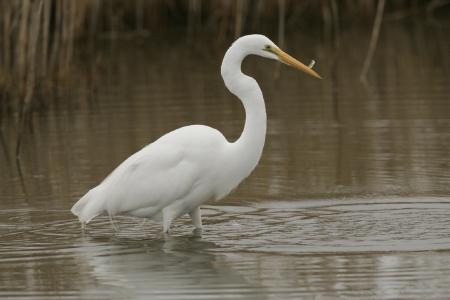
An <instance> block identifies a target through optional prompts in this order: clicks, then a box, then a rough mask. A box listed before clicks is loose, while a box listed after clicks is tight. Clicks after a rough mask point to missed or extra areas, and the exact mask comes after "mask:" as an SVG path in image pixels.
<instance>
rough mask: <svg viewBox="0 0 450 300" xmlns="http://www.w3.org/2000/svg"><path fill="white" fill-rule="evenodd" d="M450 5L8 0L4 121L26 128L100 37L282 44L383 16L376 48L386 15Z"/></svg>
mask: <svg viewBox="0 0 450 300" xmlns="http://www.w3.org/2000/svg"><path fill="white" fill-rule="evenodd" d="M448 2H449V1H445V0H432V1H421V0H397V1H387V2H386V1H385V0H379V1H375V0H373V1H372V0H339V1H337V0H322V1H318V0H302V1H295V0H259V1H256V0H215V1H205V0H203V1H202V0H166V1H164V0H153V1H144V0H130V1H120V0H77V1H60V0H20V1H19V0H4V1H1V2H0V51H1V52H0V125H1V123H2V121H3V120H4V119H5V118H7V117H8V116H11V115H14V116H17V118H16V119H17V120H19V121H20V122H19V123H20V126H21V127H23V126H24V124H25V123H26V120H27V119H28V116H29V115H30V113H31V112H32V111H36V110H40V109H42V108H44V107H46V106H47V104H48V103H49V102H51V100H52V99H54V98H55V97H56V96H57V95H58V93H59V90H60V89H64V87H65V82H67V81H69V80H70V78H69V71H70V67H71V63H72V57H73V55H74V52H75V51H76V50H77V49H79V48H80V47H84V46H85V45H86V44H87V43H89V42H90V41H93V40H96V39H98V38H105V37H106V38H117V37H120V36H124V35H128V36H130V35H131V36H132V37H133V36H134V35H137V36H144V37H145V36H152V37H155V36H156V37H157V36H158V34H160V33H161V32H166V31H171V30H176V31H178V32H181V33H184V34H185V35H186V37H188V38H194V39H195V38H196V36H198V35H211V36H214V39H213V40H214V41H217V42H221V41H225V40H227V39H231V38H234V37H237V36H239V35H241V34H243V33H247V32H262V31H267V30H273V29H275V30H277V32H278V38H279V40H278V42H280V43H283V37H284V33H285V32H289V31H290V30H295V29H296V28H298V26H309V25H311V26H315V28H321V30H322V33H323V36H325V37H327V36H328V37H329V36H333V35H334V34H335V33H336V32H338V31H339V30H341V29H342V28H344V27H346V26H366V27H369V26H373V24H374V19H375V16H376V15H378V19H377V21H376V22H375V27H374V28H373V31H372V40H371V48H372V50H373V49H374V47H375V46H376V38H377V36H378V33H379V26H380V25H381V22H382V16H383V15H386V17H388V18H391V19H399V18H404V17H407V16H410V15H417V14H425V15H427V16H428V17H430V18H433V16H434V15H435V12H436V11H438V10H440V9H443V7H446V6H448V5H447V4H448ZM377 22H378V24H377ZM377 26H378V28H377ZM368 33H369V34H370V31H368ZM159 36H161V35H159ZM372 43H373V44H374V45H372ZM369 55H370V49H369ZM369 55H368V59H369V61H367V60H366V64H367V65H366V64H365V66H364V68H366V69H368V68H369V67H370V57H369ZM372 55H373V53H372ZM21 131H22V130H19V132H21ZM19 144H20V139H19Z"/></svg>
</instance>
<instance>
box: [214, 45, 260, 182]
mask: <svg viewBox="0 0 450 300" xmlns="http://www.w3.org/2000/svg"><path fill="white" fill-rule="evenodd" d="M248 54H249V53H246V51H245V49H244V48H243V47H242V46H240V45H239V44H238V43H234V44H233V45H232V46H231V47H230V48H229V49H228V51H227V52H226V54H225V57H224V59H223V62H222V67H221V74H222V77H223V80H224V82H225V85H226V87H227V88H228V89H229V90H230V92H232V93H233V94H234V95H236V96H237V97H238V98H239V99H240V100H241V102H242V104H243V105H244V108H245V126H244V131H243V132H242V134H241V136H240V137H239V139H238V140H236V141H235V142H234V143H232V146H233V147H234V149H235V151H237V153H236V152H234V153H235V154H236V155H235V156H234V157H235V158H233V159H234V160H237V161H236V163H237V167H238V168H239V169H240V170H241V171H242V175H243V176H244V178H245V177H247V176H248V175H249V174H250V172H251V171H252V170H253V169H254V168H255V167H256V165H257V163H258V161H259V159H260V158H261V155H262V150H263V147H264V142H265V138H266V127H267V116H266V107H265V104H264V98H263V95H262V92H261V89H260V88H259V85H258V83H257V82H256V80H255V79H253V78H252V77H250V76H247V75H245V74H244V73H242V71H241V63H242V61H243V60H244V58H245V57H246V56H247V55H248Z"/></svg>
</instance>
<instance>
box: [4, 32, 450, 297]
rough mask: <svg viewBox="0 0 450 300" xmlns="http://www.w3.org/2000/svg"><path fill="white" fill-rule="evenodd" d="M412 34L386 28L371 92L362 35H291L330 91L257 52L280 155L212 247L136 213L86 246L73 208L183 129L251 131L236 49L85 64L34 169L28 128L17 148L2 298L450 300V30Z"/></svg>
mask: <svg viewBox="0 0 450 300" xmlns="http://www.w3.org/2000/svg"><path fill="white" fill-rule="evenodd" d="M410 29H411V28H410V26H405V27H403V26H392V28H391V29H390V30H389V32H385V34H384V35H383V39H382V40H381V41H380V47H379V49H378V51H377V55H376V57H375V60H374V65H373V69H372V71H371V76H370V85H367V86H364V85H362V84H360V83H359V81H358V79H357V78H358V75H359V71H360V68H361V65H362V60H363V57H364V55H365V49H366V45H367V39H366V38H365V36H362V35H361V34H360V33H357V32H348V33H346V32H343V33H342V36H341V40H340V48H339V50H336V49H333V48H332V47H330V46H329V45H328V46H327V44H326V43H324V44H321V43H320V42H318V41H317V39H316V38H315V37H314V36H311V37H307V36H303V37H289V38H287V39H286V40H287V41H289V44H288V45H287V49H288V50H289V52H291V53H293V54H295V56H300V57H301V58H303V59H304V60H307V59H309V58H311V57H315V58H317V59H316V60H317V62H318V70H319V73H321V74H322V75H324V77H325V78H326V80H323V81H316V80H311V79H309V78H306V77H305V76H303V75H302V74H299V73H296V72H294V71H292V70H288V69H287V68H281V74H280V75H281V76H280V77H279V79H278V80H276V79H274V75H273V74H274V72H276V68H277V67H276V66H275V65H274V63H273V62H269V61H264V60H261V59H256V58H250V59H249V60H248V62H246V64H245V69H246V70H247V72H248V73H251V74H253V75H254V76H255V77H256V78H257V79H258V81H259V82H260V85H261V87H262V89H263V91H264V94H265V98H266V101H267V106H268V116H269V127H268V138H267V144H266V148H265V151H264V155H263V158H262V160H261V163H260V165H259V167H258V168H257V170H256V171H255V172H254V173H253V175H252V176H251V177H250V178H249V179H248V180H247V181H246V182H245V183H244V184H243V185H242V186H241V187H240V188H239V189H238V191H236V192H235V193H234V194H233V195H231V196H230V197H228V198H227V199H226V200H225V201H223V202H221V203H218V205H214V204H212V205H214V206H205V207H204V208H203V212H204V214H205V220H204V222H205V230H204V233H203V235H202V236H201V237H199V236H196V235H194V234H193V233H192V226H191V225H190V222H189V220H188V219H187V218H186V219H181V220H179V221H177V222H176V223H175V227H174V233H173V234H172V235H171V236H170V237H165V236H163V235H162V234H161V228H160V226H159V225H157V224H154V223H152V222H150V221H147V222H143V221H142V220H137V219H133V218H127V217H121V218H120V228H121V230H120V232H119V233H117V234H116V233H114V232H113V230H112V229H111V227H110V225H109V222H108V220H107V219H106V218H99V219H96V221H95V222H93V224H92V225H91V226H90V227H89V229H88V231H87V233H86V234H84V235H83V234H81V233H80V228H79V224H78V222H77V220H76V219H75V218H74V217H73V216H72V215H71V214H70V212H69V208H70V207H71V205H72V204H73V203H74V202H75V201H76V200H77V199H78V198H79V197H80V196H81V195H82V194H83V193H84V192H86V191H87V190H88V189H89V188H90V187H92V186H93V185H95V184H97V183H98V182H99V181H100V180H102V179H103V178H104V176H106V175H107V174H108V173H109V172H110V171H111V170H112V169H113V168H114V167H115V166H116V165H117V164H118V163H119V162H121V161H122V160H123V159H125V158H126V157H128V156H129V155H130V154H131V153H133V152H135V151H137V150H138V149H140V148H141V147H142V146H144V145H145V144H147V143H148V142H150V141H152V140H154V139H156V138H157V137H158V136H160V135H161V134H163V133H165V132H167V131H170V130H173V129H175V128H177V127H180V126H183V125H187V124H193V123H199V124H207V125H210V126H213V127H216V128H218V129H220V130H221V131H222V132H224V134H225V135H226V136H227V137H229V139H234V138H236V137H238V136H239V134H240V131H241V130H242V126H243V110H242V107H241V105H240V103H239V102H238V101H236V100H234V99H233V98H232V97H231V96H230V95H229V94H228V92H227V91H226V90H225V88H224V87H223V84H222V81H221V79H220V77H219V71H218V70H219V66H220V62H221V56H222V54H223V51H224V49H222V48H221V47H219V49H220V50H211V49H205V48H202V47H200V46H202V45H204V44H205V43H202V44H201V45H197V46H193V47H191V46H188V45H187V44H186V43H185V42H183V41H182V42H179V41H175V40H176V39H174V40H173V41H167V42H164V43H163V42H158V43H146V42H141V43H134V42H130V41H120V40H119V41H116V42H115V44H113V46H108V47H105V49H102V50H99V54H98V58H97V59H92V60H91V59H89V60H80V63H79V64H78V65H77V67H76V68H74V78H76V79H77V80H76V81H77V83H76V84H75V88H73V91H72V92H71V94H70V95H69V96H65V97H68V99H69V100H70V99H72V100H71V101H72V102H70V103H72V104H71V105H70V108H67V107H66V106H65V105H61V106H60V107H59V105H58V104H55V108H54V109H53V110H51V111H50V112H47V113H41V114H36V115H35V116H34V117H33V125H34V126H33V128H34V130H33V134H28V135H27V136H26V138H25V140H24V147H23V153H22V156H21V160H20V162H16V161H15V160H14V159H12V153H13V146H14V145H13V144H14V143H13V141H14V136H15V130H16V127H15V126H14V124H12V123H10V124H9V125H7V126H6V127H5V128H4V130H3V132H2V135H1V136H0V138H1V143H0V145H1V151H0V157H1V159H0V170H1V172H0V187H1V189H0V208H1V211H0V237H1V238H0V297H5V298H33V299H39V298H42V299H53V298H55V299H72V298H73V299H78V298H84V299H126V298H132V297H134V298H142V299H338V298H339V299H341V298H342V299H379V298H383V299H413V298H415V299H423V298H427V299H443V298H446V297H448V295H449V294H450V286H449V285H448V283H449V282H450V185H449V182H450V172H449V170H450V155H449V152H450V129H449V128H450V99H449V94H450V85H449V83H450V80H449V78H450V74H449V72H450V71H449V70H450V69H449V63H450V62H449V60H448V53H450V51H449V50H450V44H449V42H448V41H446V40H445V39H444V37H445V36H447V35H445V34H444V33H443V32H442V30H441V29H436V28H434V27H426V26H424V27H420V28H415V29H414V30H413V31H410ZM411 32H414V34H412V33H411ZM297 41H298V43H297ZM85 61H88V64H86V62H85ZM61 101H66V99H62V100H61ZM20 174H22V175H20Z"/></svg>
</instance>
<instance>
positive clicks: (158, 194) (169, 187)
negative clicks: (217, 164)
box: [99, 125, 226, 214]
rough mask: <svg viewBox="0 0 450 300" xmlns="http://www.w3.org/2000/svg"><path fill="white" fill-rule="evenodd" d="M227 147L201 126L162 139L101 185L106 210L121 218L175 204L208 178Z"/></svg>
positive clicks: (177, 131)
mask: <svg viewBox="0 0 450 300" xmlns="http://www.w3.org/2000/svg"><path fill="white" fill-rule="evenodd" d="M225 143H226V140H225V138H224V137H223V135H222V134H221V133H220V132H219V131H217V130H215V129H213V128H210V127H207V126H201V125H191V126H186V127H182V128H179V129H177V130H175V131H172V132H171V133H169V134H167V135H165V136H163V137H161V138H160V139H158V140H157V141H155V142H154V143H152V144H150V145H148V146H146V147H145V148H143V149H142V150H140V151H138V152H137V153H135V154H133V155H132V156H130V157H129V158H128V159H127V160H125V161H124V162H123V163H122V164H121V165H119V166H118V167H117V168H116V169H115V170H114V171H113V172H112V173H111V174H110V175H109V176H108V177H107V178H106V179H105V180H104V182H102V183H101V184H100V186H99V187H100V193H102V194H103V197H106V198H105V199H104V201H105V202H104V203H105V206H106V207H105V209H106V210H107V211H108V212H109V213H110V214H117V213H125V212H128V211H133V210H137V209H141V208H148V207H155V208H156V209H157V210H160V209H162V208H164V207H166V206H168V205H170V204H172V203H173V202H175V201H177V200H179V199H181V198H182V197H184V196H186V195H187V194H188V193H189V192H190V191H191V190H192V189H193V188H194V187H195V186H196V185H197V184H198V182H199V181H201V180H202V179H203V180H204V179H205V178H206V177H207V176H208V171H209V170H211V164H212V163H213V162H214V160H215V159H216V158H217V151H218V150H220V149H221V147H220V146H221V145H224V144H225Z"/></svg>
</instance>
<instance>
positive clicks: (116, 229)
mask: <svg viewBox="0 0 450 300" xmlns="http://www.w3.org/2000/svg"><path fill="white" fill-rule="evenodd" d="M108 217H109V223H110V224H111V226H112V228H113V229H114V231H115V232H118V231H119V229H120V228H119V226H118V225H117V224H116V223H115V222H114V220H113V218H112V216H111V215H108Z"/></svg>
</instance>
